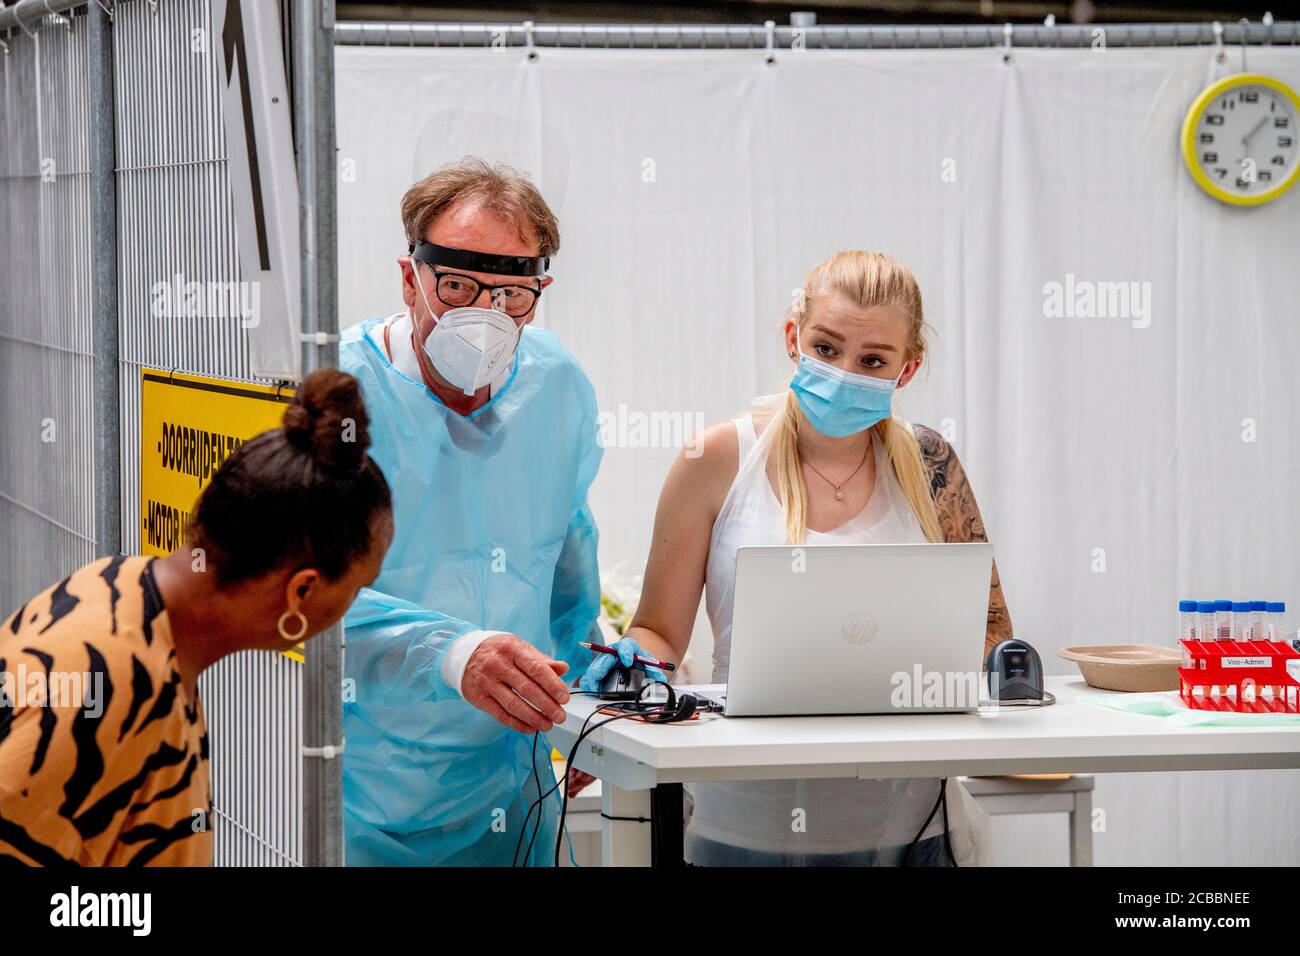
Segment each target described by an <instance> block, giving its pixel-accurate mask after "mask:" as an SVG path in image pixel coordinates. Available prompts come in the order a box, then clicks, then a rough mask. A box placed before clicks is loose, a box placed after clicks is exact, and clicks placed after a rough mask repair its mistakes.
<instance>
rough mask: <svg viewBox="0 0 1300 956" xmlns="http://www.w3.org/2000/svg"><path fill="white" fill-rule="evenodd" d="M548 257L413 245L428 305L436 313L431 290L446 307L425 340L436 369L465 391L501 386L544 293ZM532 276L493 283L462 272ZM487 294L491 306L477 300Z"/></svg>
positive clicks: (418, 281)
mask: <svg viewBox="0 0 1300 956" xmlns="http://www.w3.org/2000/svg"><path fill="white" fill-rule="evenodd" d="M548 263H549V260H548V259H547V258H545V257H541V256H538V257H527V256H499V255H495V254H492V253H483V252H474V251H472V250H468V249H452V248H450V247H447V246H439V245H436V244H434V243H430V242H424V243H420V244H419V245H412V247H411V268H412V270H413V271H414V273H415V284H416V286H417V287H418V288H419V294H420V296H421V300H422V301H423V303H424V307H425V308H426V309H428V310H429V313H430V314H431V315H436V313H435V312H434V309H433V304H432V300H431V299H430V297H429V292H428V289H429V287H430V286H431V287H432V289H433V293H434V297H436V298H437V300H438V301H439V302H441V303H442V304H443V305H444V306H446V309H445V310H444V311H443V313H442V315H441V316H439V317H438V318H437V324H436V325H435V326H434V328H433V330H432V331H431V332H430V333H429V336H428V337H427V338H426V339H425V341H424V351H425V354H427V355H428V356H429V360H430V361H431V362H433V366H434V368H435V369H437V371H438V374H439V375H441V376H442V377H443V378H444V379H446V380H447V381H448V382H450V383H451V384H452V385H454V386H455V387H457V388H459V389H460V390H461V391H463V392H464V393H465V394H466V395H473V394H474V393H475V392H477V391H478V390H479V389H482V388H484V387H491V388H493V390H495V389H497V388H499V387H500V385H501V384H502V383H503V382H504V380H505V379H506V377H508V376H509V374H510V370H511V369H512V368H513V367H514V353H515V349H516V347H517V346H518V344H519V336H520V334H521V331H522V329H523V326H524V325H525V324H527V320H528V317H529V316H530V315H531V314H532V312H533V309H534V308H535V307H536V305H537V300H538V298H540V296H541V294H542V288H541V279H542V278H543V277H544V276H545V273H546V266H547V264H548ZM458 269H462V270H465V271H466V272H469V271H473V272H488V273H494V274H497V275H519V276H528V277H531V278H525V279H521V280H520V281H519V282H511V283H499V284H495V285H489V284H487V283H484V282H482V281H481V280H479V279H476V278H474V277H473V276H470V275H466V274H465V273H464V272H459V271H456V270H458ZM485 291H486V292H487V293H488V301H489V302H490V307H489V308H484V307H482V306H479V305H476V304H475V303H477V302H479V301H481V299H482V296H483V293H484V292H485Z"/></svg>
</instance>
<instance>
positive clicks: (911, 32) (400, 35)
mask: <svg viewBox="0 0 1300 956" xmlns="http://www.w3.org/2000/svg"><path fill="white" fill-rule="evenodd" d="M792 16H794V15H792ZM1222 26H1223V40H1224V42H1225V43H1250V44H1279V43H1286V44H1294V43H1296V42H1297V41H1300V22H1297V21H1278V22H1276V23H1250V24H1246V25H1243V24H1240V23H1224V24H1223V25H1222ZM795 31H799V34H800V39H801V40H802V42H803V44H804V47H803V48H804V49H807V50H819V49H820V50H871V49H876V50H879V49H881V48H882V47H883V48H884V49H885V50H889V49H901V48H904V47H905V48H906V49H908V50H917V49H920V50H926V49H950V48H961V47H1001V46H1003V45H1004V44H1005V42H1006V40H1005V36H1004V32H1003V24H1001V23H996V24H974V25H971V26H963V27H961V28H960V29H959V30H958V29H954V28H953V27H952V26H946V27H945V26H937V25H927V24H922V25H915V26H912V25H897V26H863V25H847V26H827V25H821V24H806V23H792V24H791V25H789V26H776V25H775V24H774V29H773V38H774V47H775V48H776V49H778V50H781V49H789V48H790V45H791V42H792V41H793V40H794V38H795ZM1099 32H1100V33H1101V34H1102V35H1104V38H1105V44H1106V46H1107V47H1108V48H1110V47H1165V46H1211V45H1213V44H1214V43H1215V42H1216V41H1215V33H1214V24H1213V23H1210V22H1208V21H1207V22H1202V23H1089V24H1078V23H1067V24H1060V25H1053V26H1047V25H1045V24H1016V27H1015V35H1014V37H1013V39H1012V45H1013V46H1016V47H1022V46H1023V47H1034V46H1052V47H1074V48H1082V49H1087V48H1091V47H1092V46H1093V45H1094V43H1095V42H1096V41H1097V39H1098V33H1099ZM334 42H335V43H338V44H340V45H349V46H390V45H391V46H451V47H466V46H469V47H475V46H490V45H499V44H504V45H505V46H510V47H521V46H527V45H529V44H531V45H533V46H536V47H578V48H582V47H592V48H600V49H605V48H607V47H611V46H614V47H619V48H623V49H658V50H664V49H695V50H698V49H739V50H744V49H750V50H753V49H759V50H761V49H764V48H765V47H766V46H767V32H766V30H765V28H764V27H763V26H759V25H745V24H726V25H720V24H684V25H681V26H675V25H662V24H653V25H651V24H582V23H534V24H532V25H531V26H527V27H526V26H525V25H524V24H521V23H438V22H428V23H372V22H348V23H340V24H339V25H338V27H337V29H335V31H334Z"/></svg>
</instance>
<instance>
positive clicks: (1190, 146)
mask: <svg viewBox="0 0 1300 956" xmlns="http://www.w3.org/2000/svg"><path fill="white" fill-rule="evenodd" d="M1239 86H1267V87H1268V88H1269V89H1271V90H1275V91H1277V92H1279V93H1281V94H1282V95H1283V96H1285V97H1286V98H1287V99H1288V100H1290V101H1291V105H1292V107H1294V109H1295V111H1296V118H1297V122H1300V96H1296V94H1295V91H1294V90H1292V89H1291V87H1289V86H1287V85H1286V84H1285V83H1283V82H1282V81H1281V80H1275V79H1273V77H1271V76H1265V75H1264V74H1263V73H1234V74H1232V75H1231V76H1225V77H1224V78H1223V79H1221V80H1218V81H1217V82H1215V83H1212V84H1210V85H1209V86H1208V87H1206V88H1205V90H1204V91H1203V92H1202V93H1201V95H1200V96H1198V97H1197V98H1196V101H1195V102H1194V103H1192V105H1191V107H1190V108H1189V109H1188V110H1187V116H1186V117H1184V119H1183V133H1182V144H1183V162H1184V164H1186V166H1187V171H1188V172H1189V173H1191V174H1192V178H1193V179H1194V180H1196V183H1197V185H1198V186H1200V187H1201V188H1202V189H1204V190H1205V191H1206V192H1207V193H1209V194H1210V195H1211V196H1213V197H1214V198H1215V199H1218V200H1221V201H1223V202H1226V203H1230V204H1231V205H1234V206H1258V205H1260V204H1261V203H1266V202H1272V201H1273V200H1274V199H1277V198H1278V197H1280V196H1282V195H1284V194H1285V193H1286V191H1287V190H1288V189H1290V188H1291V187H1292V186H1294V185H1295V183H1296V180H1297V179H1300V163H1296V164H1295V165H1294V166H1292V167H1291V172H1290V173H1288V174H1287V178H1286V179H1284V180H1283V181H1282V183H1281V184H1280V185H1278V186H1275V187H1274V188H1273V189H1270V190H1269V191H1268V192H1267V193H1263V194H1261V195H1257V196H1240V195H1238V194H1236V193H1230V192H1228V191H1227V190H1226V189H1222V188H1220V186H1219V184H1218V183H1216V182H1215V181H1214V180H1212V179H1211V178H1210V177H1209V176H1207V175H1206V174H1205V170H1203V169H1202V168H1201V164H1200V162H1199V160H1198V159H1197V150H1196V128H1197V126H1198V125H1199V124H1200V121H1201V114H1202V113H1204V112H1205V108H1206V107H1207V106H1209V105H1210V104H1211V103H1212V102H1213V101H1214V100H1216V99H1218V98H1219V97H1220V96H1222V95H1223V94H1224V93H1226V92H1228V91H1229V90H1233V89H1236V88H1237V87H1239Z"/></svg>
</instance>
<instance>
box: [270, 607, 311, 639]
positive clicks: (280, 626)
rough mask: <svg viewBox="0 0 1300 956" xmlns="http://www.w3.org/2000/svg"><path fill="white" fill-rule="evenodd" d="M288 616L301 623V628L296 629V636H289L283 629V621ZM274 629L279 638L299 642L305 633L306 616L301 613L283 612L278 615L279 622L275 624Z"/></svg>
mask: <svg viewBox="0 0 1300 956" xmlns="http://www.w3.org/2000/svg"><path fill="white" fill-rule="evenodd" d="M290 614H292V615H293V616H294V617H296V618H297V619H298V620H300V621H302V627H300V628H299V629H298V633H297V634H290V633H288V632H287V631H285V629H284V621H285V618H287V617H288V616H289V615H290ZM275 629H276V630H277V631H279V632H280V636H281V637H282V638H284V639H285V640H286V641H300V640H302V636H303V635H304V634H306V633H307V615H306V614H303V613H302V611H285V612H284V613H283V614H281V615H280V620H278V621H276V622H275Z"/></svg>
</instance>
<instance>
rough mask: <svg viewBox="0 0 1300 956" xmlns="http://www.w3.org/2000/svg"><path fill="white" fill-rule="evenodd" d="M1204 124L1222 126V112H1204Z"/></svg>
mask: <svg viewBox="0 0 1300 956" xmlns="http://www.w3.org/2000/svg"><path fill="white" fill-rule="evenodd" d="M1205 125H1206V126H1222V125H1223V114H1222V113H1206V114H1205Z"/></svg>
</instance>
